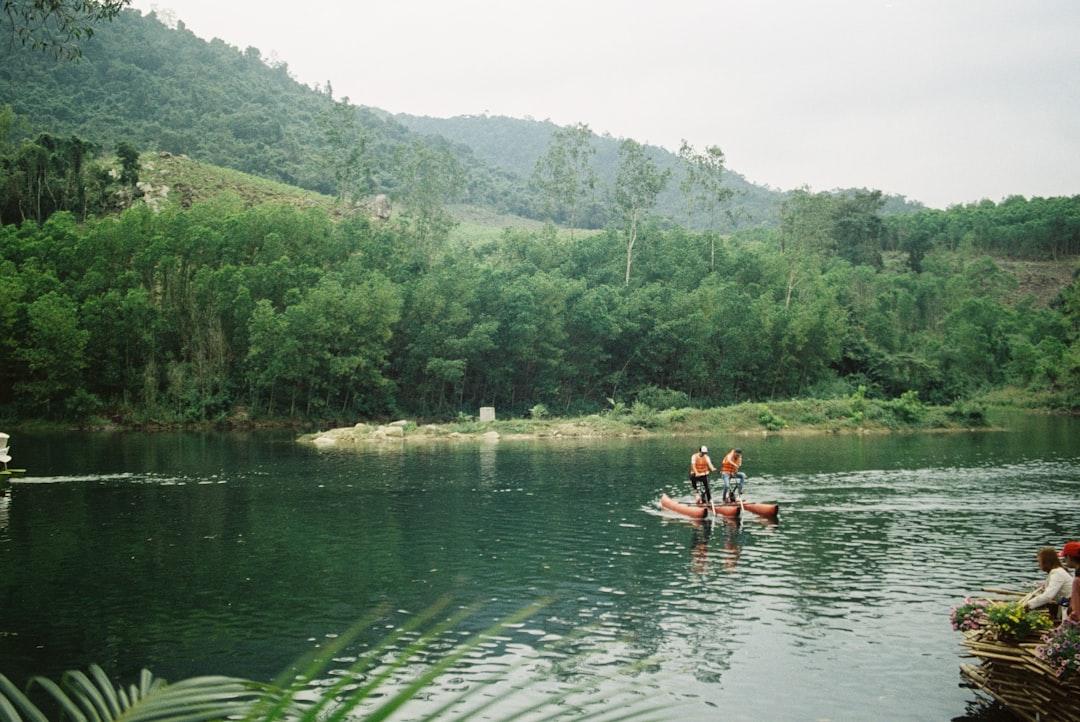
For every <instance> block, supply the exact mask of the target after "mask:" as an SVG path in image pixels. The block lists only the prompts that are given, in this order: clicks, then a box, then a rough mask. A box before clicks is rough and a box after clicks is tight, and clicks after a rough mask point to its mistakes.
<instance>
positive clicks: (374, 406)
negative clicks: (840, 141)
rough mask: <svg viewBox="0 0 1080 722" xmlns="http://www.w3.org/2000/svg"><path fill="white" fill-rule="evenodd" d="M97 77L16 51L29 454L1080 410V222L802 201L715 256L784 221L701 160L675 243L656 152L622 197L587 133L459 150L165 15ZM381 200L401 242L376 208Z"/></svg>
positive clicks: (2, 83)
mask: <svg viewBox="0 0 1080 722" xmlns="http://www.w3.org/2000/svg"><path fill="white" fill-rule="evenodd" d="M82 49H83V60H82V61H81V62H79V63H56V62H55V61H54V60H53V59H52V58H51V56H48V55H45V54H41V53H37V52H34V51H30V50H26V51H15V50H12V48H11V47H10V46H5V47H4V49H3V50H2V51H0V52H2V53H3V55H2V56H0V422H3V423H5V424H10V423H17V422H21V421H24V420H33V419H52V420H57V421H64V422H68V423H101V422H102V421H103V420H115V421H120V422H124V423H206V422H215V423H219V422H222V423H223V422H237V423H247V422H248V421H250V420H257V421H261V420H275V421H276V420H282V419H288V420H289V421H291V422H309V423H320V424H322V423H334V424H335V425H342V423H341V422H344V423H345V424H350V425H351V424H352V423H355V422H356V421H358V420H362V419H371V418H380V419H383V418H390V417H398V418H400V417H401V416H402V415H409V416H411V417H413V418H415V419H420V420H424V419H431V420H439V419H455V418H470V417H471V416H472V415H474V414H475V413H476V410H477V409H478V408H479V407H483V406H496V407H498V408H499V409H500V411H499V414H500V417H501V418H506V417H511V418H512V417H515V416H524V415H526V414H527V415H530V416H534V417H540V416H544V415H545V414H548V413H555V414H559V415H563V414H565V415H575V414H581V415H592V414H600V413H605V414H616V415H619V416H624V417H627V418H629V419H632V420H633V423H635V424H638V425H641V426H645V427H648V426H650V425H652V424H658V425H659V424H663V423H667V422H669V421H671V422H677V421H678V420H679V419H685V418H686V416H685V415H686V413H687V411H688V410H690V409H695V408H700V409H704V408H710V407H715V406H728V405H739V404H742V403H744V402H749V403H752V404H753V406H752V407H749V410H748V413H747V417H746V418H748V419H751V420H750V421H749V423H748V424H747V429H748V431H752V430H754V429H756V428H757V427H755V426H754V424H758V425H760V427H761V428H764V429H776V428H782V427H783V425H784V424H785V423H786V422H785V420H784V419H783V418H780V416H779V415H778V414H777V413H775V412H774V410H773V409H771V408H770V406H769V404H770V403H773V402H776V401H779V400H791V399H808V398H809V399H815V400H820V401H823V402H827V403H825V404H824V405H823V406H821V407H820V408H823V409H824V411H823V412H822V413H823V414H824V416H819V417H818V418H816V419H809V418H800V419H798V420H797V421H799V422H807V423H817V424H822V425H825V426H827V427H829V428H834V429H844V428H861V425H862V423H863V422H864V421H868V420H872V421H874V423H876V424H879V425H892V424H903V425H907V426H910V425H911V424H913V423H917V422H919V421H920V419H922V418H923V416H922V409H921V407H922V405H923V404H925V403H927V402H929V403H931V404H934V405H939V406H948V407H949V408H950V410H951V411H950V413H951V414H953V415H954V417H955V418H956V419H957V420H958V421H959V422H962V423H968V422H969V421H970V422H973V423H974V422H977V421H978V420H979V419H980V418H981V415H982V414H981V411H980V406H981V404H982V403H983V401H984V400H985V399H986V398H988V396H987V395H988V394H1010V393H1012V394H1014V395H1015V396H1014V397H1021V398H1022V399H1023V401H1024V402H1025V403H1035V404H1038V405H1041V406H1043V407H1053V406H1059V407H1065V408H1069V409H1078V408H1080V280H1078V279H1077V277H1076V276H1075V275H1073V271H1074V269H1076V268H1077V258H1080V196H1076V197H1073V198H1032V199H1026V198H1023V197H1021V196H1015V197H1011V198H1008V199H1006V200H1004V201H1002V202H1001V203H994V202H991V201H984V202H981V203H978V204H972V205H969V206H964V207H954V208H949V209H947V210H944V211H938V210H923V211H920V212H917V213H888V212H887V208H888V204H889V199H886V198H883V197H882V196H881V194H880V193H878V192H875V191H869V192H868V191H857V192H851V193H812V192H810V191H808V190H804V189H797V190H793V191H790V192H788V193H786V194H783V197H782V200H781V195H780V194H777V195H776V196H775V199H776V200H777V201H780V202H779V208H778V218H777V219H776V222H773V223H770V222H767V221H765V220H764V219H758V220H761V222H760V223H758V220H754V221H753V222H754V223H758V224H757V225H754V226H753V227H746V228H738V229H734V230H733V231H732V232H731V233H718V232H717V231H718V230H721V229H718V228H716V227H715V226H711V227H709V228H707V229H699V228H698V227H696V226H695V224H693V223H690V222H686V223H680V222H679V218H680V217H682V218H684V219H686V220H688V221H689V220H693V213H692V211H696V212H701V211H705V212H706V213H707V214H708V215H706V218H708V219H709V221H710V222H711V221H712V220H713V218H714V217H715V216H714V215H712V214H713V212H716V215H724V216H729V217H735V218H740V208H739V207H738V206H737V205H731V204H732V203H735V204H737V203H739V202H742V201H743V200H746V199H748V198H751V197H754V198H757V197H761V198H763V199H764V198H766V197H767V196H763V195H761V194H759V193H758V192H757V191H753V192H751V191H752V190H753V189H749V188H747V189H746V190H747V193H746V195H735V196H734V197H733V198H730V199H729V198H728V196H727V193H726V191H732V190H735V191H737V190H739V189H738V188H733V187H731V186H728V187H726V188H725V187H723V186H722V184H721V183H720V182H719V181H720V179H726V180H727V181H730V182H735V181H738V180H739V178H738V175H737V173H734V172H728V171H727V169H724V168H722V164H721V165H718V164H716V163H715V162H714V161H716V160H717V158H718V156H717V154H713V153H712V149H706V151H704V153H703V154H698V155H694V154H690V155H689V157H688V156H687V155H682V154H681V155H680V158H679V161H680V162H682V163H684V165H685V167H684V168H682V169H681V170H682V171H683V173H680V174H672V175H673V177H672V178H670V183H671V185H672V186H674V187H678V188H679V190H680V192H683V191H684V189H685V191H684V192H685V194H686V197H685V199H684V202H683V203H682V204H681V205H684V206H685V207H686V208H687V209H690V210H686V211H684V212H683V213H679V214H674V213H671V214H670V215H668V216H667V217H664V212H663V211H662V210H661V209H660V206H659V203H658V202H657V201H658V198H657V196H658V194H659V193H660V190H661V188H662V186H663V185H664V184H663V182H662V181H664V180H668V178H667V174H666V173H665V172H664V170H667V169H670V165H668V166H663V165H662V163H661V161H662V160H663V161H664V162H667V161H666V160H665V158H666V156H662V155H657V153H658V152H659V149H655V148H649V147H646V146H642V145H640V144H639V143H637V142H636V141H634V140H632V139H624V140H623V141H621V142H619V143H618V151H617V156H618V171H617V173H616V174H615V176H616V177H615V180H614V186H615V187H614V191H615V192H613V193H612V192H611V189H610V188H609V189H608V191H604V190H603V186H605V185H610V182H609V181H606V179H605V178H604V177H603V176H604V174H605V173H611V168H610V151H611V148H612V147H613V146H612V145H611V143H612V142H613V141H612V140H611V139H608V138H596V137H595V135H594V134H591V133H589V132H588V131H587V129H584V128H582V127H581V126H575V127H571V128H560V129H555V128H554V127H553V126H551V125H550V124H544V123H535V124H534V123H531V122H529V121H510V120H508V119H498V118H494V119H493V118H480V119H472V122H473V123H475V124H478V125H470V124H469V122H468V120H467V119H458V120H455V119H451V120H450V121H447V122H446V123H442V124H441V125H442V127H444V128H446V130H445V135H438V136H436V135H432V134H431V131H432V130H435V128H436V126H431V127H425V128H420V127H419V126H418V125H417V126H416V129H415V130H414V129H410V128H408V127H406V125H405V124H404V123H403V122H399V120H397V119H395V118H393V117H388V116H387V115H386V113H383V112H381V111H374V110H371V109H360V108H357V107H356V106H355V105H353V104H352V103H351V102H346V101H345V100H344V99H335V98H334V97H333V94H332V92H330V90H329V89H328V88H324V89H313V88H307V87H304V86H302V85H299V84H297V83H296V82H294V81H293V80H292V79H291V78H290V76H289V73H288V68H287V66H285V65H284V64H277V63H267V62H266V61H265V60H264V59H263V58H262V56H261V54H260V53H259V51H257V50H254V49H247V50H245V51H239V50H237V49H235V48H231V47H229V46H227V45H226V44H225V43H223V42H221V41H219V40H214V41H210V42H206V41H203V40H200V39H198V38H196V37H195V36H193V35H192V34H191V33H189V32H188V31H187V30H186V29H184V28H183V26H178V27H177V28H176V29H169V28H166V27H165V26H164V25H162V24H161V23H159V22H157V20H156V19H154V18H153V17H149V16H146V17H144V16H141V15H139V14H138V13H134V12H125V13H123V14H122V15H121V16H120V17H119V18H118V19H117V20H116V21H115V22H113V23H108V24H104V25H101V26H100V28H99V29H97V30H96V31H95V33H94V35H93V37H92V38H91V39H90V40H89V41H87V42H85V43H83V48H82ZM402 120H404V119H402ZM409 122H412V121H409ZM437 125H438V124H437ZM451 127H457V128H458V130H455V131H453V132H451V130H450V129H449V128H451ZM476 127H482V128H486V130H485V131H484V132H483V133H481V135H483V136H485V137H487V138H488V140H489V142H488V143H480V141H479V140H478V139H477V138H475V137H471V136H470V134H472V133H473V132H474V130H475V128H476ZM504 129H505V130H506V132H507V133H508V136H507V137H506V138H505V139H499V140H498V142H497V143H495V142H490V141H491V140H492V139H493V137H494V136H496V135H499V134H501V133H502V132H503V130H504ZM515 129H520V130H521V131H523V132H516V130H515ZM512 130H513V131H514V132H511V131H512ZM526 130H527V131H528V133H525V132H524V131H526ZM541 134H543V135H546V136H547V137H548V138H549V142H548V145H547V148H546V149H544V140H543V137H542V135H541ZM526 137H527V138H528V141H524V140H523V141H521V143H520V144H519V145H518V147H516V148H514V152H515V153H516V154H517V155H516V156H511V154H510V153H509V151H508V149H510V148H512V147H513V146H514V145H515V144H514V142H513V141H512V140H511V139H512V138H526ZM470 144H475V145H476V148H477V150H475V151H474V150H473V148H472V146H471V145H470ZM594 145H595V147H596V152H595V154H590V153H588V152H586V151H587V149H588V148H590V147H593V146H594ZM500 148H501V149H502V150H501V152H500ZM114 151H115V157H112V156H111V153H113V152H114ZM151 151H153V152H151ZM536 154H541V155H540V156H539V157H540V158H541V159H543V160H544V161H545V162H543V163H538V164H537V167H539V168H541V172H539V173H536V174H535V176H534V177H533V178H531V179H526V178H524V177H523V174H524V173H526V171H528V170H529V168H528V166H529V157H531V156H533V155H536ZM183 156H186V157H183ZM571 157H575V158H578V159H584V160H585V161H586V162H585V163H583V164H580V165H574V166H573V167H572V168H571V172H569V173H567V172H565V171H566V166H567V164H566V163H562V164H561V165H560V161H566V160H567V159H568V158H571ZM593 161H595V165H596V166H597V168H595V169H592V168H589V167H588V165H589V164H591V163H592V162H593ZM602 166H607V169H606V170H604V168H603V167H602ZM236 169H240V170H236ZM590 170H595V175H596V178H595V180H596V183H593V180H594V178H593V176H592V174H591V173H589V171H590ZM242 171H247V173H243V172H242ZM721 171H723V172H721ZM579 172H580V175H577V174H578V173H579ZM249 174H253V175H254V176H261V177H259V178H254V177H253V175H249ZM530 175H532V174H530ZM567 177H570V180H571V181H585V180H587V181H588V182H576V183H575V182H571V183H564V182H563V181H565V180H566V179H567ZM529 180H534V181H535V187H536V190H535V191H534V190H533V186H532V185H531V184H530V183H529V182H528V181H529ZM273 181H281V182H278V183H275V182H273ZM684 181H685V182H684ZM594 186H597V187H600V188H601V191H600V192H599V193H597V194H596V195H595V197H593V198H591V199H589V200H588V202H586V201H585V200H584V199H582V198H581V197H580V196H581V195H583V193H584V192H585V190H586V189H590V190H591V189H592V188H593V187H594ZM164 188H169V192H168V193H165V192H164V191H163V189H164ZM301 188H307V189H310V190H307V191H301V190H298V189H301ZM317 191H321V193H320V192H317ZM378 191H383V192H387V193H388V195H390V196H391V197H392V199H393V201H394V203H393V210H392V212H391V213H385V212H382V213H375V214H370V213H368V212H364V210H366V208H364V207H363V206H359V205H357V204H355V203H354V202H353V201H355V200H356V199H357V198H358V197H359V196H363V195H367V194H371V193H374V192H378ZM158 201H161V202H158ZM462 201H465V202H466V203H470V204H472V205H474V206H478V205H484V206H486V207H488V208H492V209H495V210H497V211H501V212H502V213H503V214H505V213H506V212H507V211H511V212H513V213H514V214H516V215H517V216H525V217H528V216H529V214H530V213H531V214H533V215H532V217H533V218H536V217H538V216H540V215H541V214H540V211H539V209H541V208H544V207H545V206H549V207H551V208H553V209H554V208H555V206H556V205H557V206H558V209H557V211H558V212H561V213H563V214H564V216H563V217H565V218H567V219H568V220H569V221H570V222H569V223H568V224H566V226H565V228H564V229H558V228H555V227H554V226H551V225H548V224H546V223H524V224H515V223H505V224H503V223H499V224H496V230H495V231H492V228H491V227H490V226H489V227H487V228H481V227H478V226H475V225H468V224H465V223H460V224H459V223H457V221H456V219H455V217H454V216H452V215H451V214H450V213H449V211H448V209H449V208H450V207H454V208H455V209H456V207H457V204H460V203H461V202H462ZM579 201H580V202H581V205H578V203H579ZM725 204H726V205H725ZM378 208H381V209H382V210H383V211H385V204H382V205H380V206H378ZM469 210H470V211H471V210H473V209H469ZM476 215H477V216H479V215H480V214H476ZM658 216H659V218H658ZM508 220H514V221H516V220H517V219H508ZM586 222H588V223H589V224H592V225H593V226H594V227H595V228H601V229H602V230H591V231H590V232H587V233H579V234H576V235H575V233H574V230H575V228H576V229H582V228H584V227H586ZM575 223H576V225H575ZM504 225H505V227H504ZM1032 286H1037V289H1038V292H1037V293H1032V292H1031V287H1032ZM867 400H870V401H873V402H874V404H875V406H868V405H867V403H866V401H867ZM879 402H880V403H879ZM791 408H793V409H796V410H797V413H799V414H800V416H803V417H805V416H806V415H805V413H804V411H803V410H800V409H802V407H801V406H800V405H799V404H798V403H795V404H794V405H793V406H792V407H791ZM882 408H884V409H886V412H887V413H886V412H882V413H884V415H881V413H879V412H881V409H882ZM549 409H550V412H549ZM875 414H878V415H877V416H874V415H875ZM871 417H873V419H871Z"/></svg>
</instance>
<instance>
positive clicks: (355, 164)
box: [316, 97, 372, 202]
mask: <svg viewBox="0 0 1080 722" xmlns="http://www.w3.org/2000/svg"><path fill="white" fill-rule="evenodd" d="M356 112H357V110H356V107H355V106H353V105H351V104H350V103H349V99H348V98H347V97H345V98H342V99H341V100H340V101H335V102H334V104H333V106H332V107H331V108H330V109H329V110H328V111H326V112H325V113H323V114H322V115H320V116H319V117H318V118H317V119H316V122H317V124H318V126H319V129H320V130H321V131H322V135H323V147H322V149H321V151H320V152H319V161H320V163H321V164H322V166H323V167H324V168H326V169H327V170H329V171H330V173H331V174H332V175H333V178H334V187H335V189H336V190H337V196H338V198H339V199H341V200H342V201H346V202H352V201H356V200H357V199H358V198H360V197H361V196H363V195H364V194H365V193H367V192H368V191H369V190H370V188H371V182H372V179H371V166H370V160H369V158H368V153H367V135H366V132H365V131H364V128H363V126H361V125H360V123H359V121H358V120H357V116H356Z"/></svg>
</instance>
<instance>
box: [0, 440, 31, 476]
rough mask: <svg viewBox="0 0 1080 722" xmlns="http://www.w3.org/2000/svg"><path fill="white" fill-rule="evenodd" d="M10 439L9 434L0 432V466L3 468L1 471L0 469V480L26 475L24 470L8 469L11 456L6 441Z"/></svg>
mask: <svg viewBox="0 0 1080 722" xmlns="http://www.w3.org/2000/svg"><path fill="white" fill-rule="evenodd" d="M10 438H11V435H10V434H5V433H2V432H0V464H3V466H4V468H3V469H0V479H10V478H11V477H13V476H22V475H23V474H25V473H26V469H9V468H8V462H9V461H11V455H10V454H9V453H8V452H9V451H10V447H9V445H8V439H10Z"/></svg>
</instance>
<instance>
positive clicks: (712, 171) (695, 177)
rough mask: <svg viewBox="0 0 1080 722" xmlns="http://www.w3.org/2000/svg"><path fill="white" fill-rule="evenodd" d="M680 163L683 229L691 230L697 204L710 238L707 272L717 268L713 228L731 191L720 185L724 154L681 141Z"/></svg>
mask: <svg viewBox="0 0 1080 722" xmlns="http://www.w3.org/2000/svg"><path fill="white" fill-rule="evenodd" d="M679 160H681V161H682V164H683V171H684V175H683V180H682V181H681V182H680V184H679V187H680V189H681V190H682V192H683V194H684V196H685V197H686V227H687V228H689V227H690V223H691V217H692V215H693V211H694V209H695V208H696V207H697V206H698V205H700V206H701V207H702V208H704V210H705V214H706V219H707V220H706V224H705V231H706V234H707V236H708V238H709V249H710V253H709V270H710V271H712V270H715V268H716V237H717V236H716V229H717V221H718V218H717V216H718V215H719V212H720V207H721V206H722V205H723V204H724V203H726V202H727V201H728V200H730V199H731V197H732V195H734V191H732V190H731V189H730V188H725V187H724V186H723V175H724V152H723V151H722V150H720V148H719V146H715V145H711V146H709V147H708V148H706V149H705V151H704V152H699V151H696V150H694V146H692V145H690V143H689V142H688V141H686V140H683V142H682V145H681V146H680V147H679Z"/></svg>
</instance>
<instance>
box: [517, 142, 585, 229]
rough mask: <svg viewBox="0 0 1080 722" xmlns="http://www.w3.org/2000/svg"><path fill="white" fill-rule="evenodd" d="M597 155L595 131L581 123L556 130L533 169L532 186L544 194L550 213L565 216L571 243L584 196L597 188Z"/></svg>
mask: <svg viewBox="0 0 1080 722" xmlns="http://www.w3.org/2000/svg"><path fill="white" fill-rule="evenodd" d="M595 154H596V147H595V146H593V144H592V131H591V130H589V126H588V125H586V124H585V123H578V124H577V125H572V126H569V127H566V128H557V129H556V130H555V132H554V133H552V135H551V144H550V145H549V146H548V148H547V151H546V152H545V153H544V155H542V156H540V158H538V159H537V161H536V166H535V168H533V174H532V183H533V185H535V186H536V187H537V188H539V189H540V192H541V193H542V194H543V196H544V200H545V202H546V204H547V212H548V213H549V214H551V215H556V214H558V213H565V215H566V218H567V223H568V225H569V226H570V239H571V240H573V238H574V227H575V225H576V222H577V208H578V203H579V202H580V201H581V196H582V193H584V192H588V191H591V190H592V189H593V187H594V186H595V185H596V171H595V170H593V167H592V157H593V156H594V155H595Z"/></svg>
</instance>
